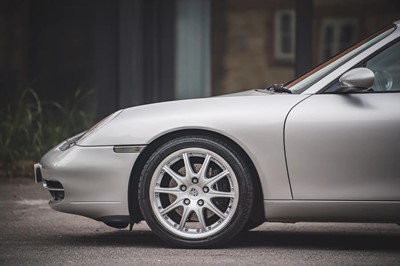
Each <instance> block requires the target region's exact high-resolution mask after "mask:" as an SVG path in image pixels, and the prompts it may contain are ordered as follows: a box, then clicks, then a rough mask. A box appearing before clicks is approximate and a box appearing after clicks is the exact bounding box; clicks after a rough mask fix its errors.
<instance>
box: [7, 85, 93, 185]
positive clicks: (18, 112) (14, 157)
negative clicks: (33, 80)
mask: <svg viewBox="0 0 400 266" xmlns="http://www.w3.org/2000/svg"><path fill="white" fill-rule="evenodd" d="M92 94H93V91H88V92H83V91H82V90H80V89H78V90H77V91H76V92H75V94H74V96H73V97H72V98H71V99H68V100H67V101H65V102H64V103H57V102H46V101H42V100H41V99H40V97H39V95H38V94H37V93H36V92H35V91H34V90H33V89H31V88H27V89H25V90H23V91H22V93H21V96H20V97H19V99H18V101H17V102H16V103H13V104H9V105H8V106H6V107H5V108H4V109H3V110H1V112H0V132H1V134H0V167H1V168H2V169H3V171H4V172H5V173H6V175H7V176H9V177H10V178H11V177H13V176H15V175H18V172H20V171H21V170H22V171H23V172H26V171H24V169H23V168H24V167H26V165H28V167H30V168H32V163H33V162H34V161H38V160H39V159H40V157H41V156H42V155H43V154H44V153H45V152H46V151H48V150H49V149H51V148H52V147H53V146H55V145H56V144H57V143H59V142H61V141H62V140H64V139H66V138H68V137H70V136H72V135H74V134H76V133H79V132H81V131H83V130H85V129H87V128H88V127H89V126H90V125H91V124H92V122H93V118H94V112H93V111H91V110H88V108H87V107H86V106H87V101H88V99H89V98H90V96H92ZM24 162H25V163H24ZM26 162H27V163H26ZM29 170H30V169H29Z"/></svg>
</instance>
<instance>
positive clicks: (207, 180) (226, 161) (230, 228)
mask: <svg viewBox="0 0 400 266" xmlns="http://www.w3.org/2000/svg"><path fill="white" fill-rule="evenodd" d="M204 165H205V166H204ZM171 170H172V171H171ZM197 178H198V179H197ZM196 179H197V180H196ZM172 190H173V192H170V191H172ZM139 204H140V208H141V211H142V214H143V216H144V218H145V220H146V222H147V224H148V225H149V226H150V228H151V229H152V231H153V232H154V233H155V234H156V235H158V236H159V237H160V238H161V239H163V240H164V241H166V242H167V243H168V244H171V245H173V246H176V247H185V248H205V247H214V246H219V245H222V244H223V243H226V242H227V241H228V240H230V239H232V238H233V237H234V236H236V235H237V234H238V233H240V232H241V230H242V228H243V227H244V226H245V224H246V222H247V220H248V218H249V215H250V213H251V210H252V204H253V185H252V182H251V178H250V175H249V171H248V169H247V167H246V165H245V164H244V161H243V160H242V158H241V156H240V155H239V154H238V153H236V152H235V150H233V149H232V148H230V147H229V146H228V145H226V144H225V143H224V142H222V141H220V140H217V139H214V138H210V137H204V136H185V137H180V138H176V139H173V140H171V141H169V142H167V143H165V144H164V145H162V146H161V147H160V148H158V149H157V150H156V151H155V152H154V153H153V154H152V155H151V156H150V158H149V159H148V161H147V163H146V164H145V166H144V168H143V171H142V174H141V177H140V182H139ZM184 216H185V218H182V217H184Z"/></svg>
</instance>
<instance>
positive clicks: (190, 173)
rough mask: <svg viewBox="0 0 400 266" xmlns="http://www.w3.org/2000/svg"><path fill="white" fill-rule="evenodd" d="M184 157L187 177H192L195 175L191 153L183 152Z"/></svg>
mask: <svg viewBox="0 0 400 266" xmlns="http://www.w3.org/2000/svg"><path fill="white" fill-rule="evenodd" d="M182 157H183V162H184V164H185V172H186V176H185V177H189V178H190V177H192V176H194V175H195V173H194V171H193V168H192V165H191V164H190V160H189V155H188V154H187V153H184V154H182Z"/></svg>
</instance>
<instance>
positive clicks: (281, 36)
mask: <svg viewBox="0 0 400 266" xmlns="http://www.w3.org/2000/svg"><path fill="white" fill-rule="evenodd" d="M294 49H295V12H294V10H280V11H277V12H276V13H275V58H276V59H277V60H282V61H289V62H293V61H294Z"/></svg>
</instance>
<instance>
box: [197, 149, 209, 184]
mask: <svg viewBox="0 0 400 266" xmlns="http://www.w3.org/2000/svg"><path fill="white" fill-rule="evenodd" d="M210 160H211V155H209V154H207V155H206V158H204V162H203V164H202V166H201V168H200V170H199V173H198V177H199V179H204V178H206V174H207V169H208V165H209V163H210Z"/></svg>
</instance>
